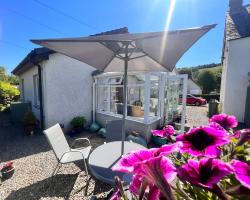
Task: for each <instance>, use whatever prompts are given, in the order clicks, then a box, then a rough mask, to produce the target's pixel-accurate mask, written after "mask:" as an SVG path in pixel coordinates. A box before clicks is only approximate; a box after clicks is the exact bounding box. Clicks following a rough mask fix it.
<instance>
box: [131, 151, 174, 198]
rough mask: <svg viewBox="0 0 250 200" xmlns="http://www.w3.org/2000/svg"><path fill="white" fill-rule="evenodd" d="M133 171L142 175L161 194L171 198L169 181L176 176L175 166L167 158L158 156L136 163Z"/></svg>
mask: <svg viewBox="0 0 250 200" xmlns="http://www.w3.org/2000/svg"><path fill="white" fill-rule="evenodd" d="M134 173H136V174H138V175H139V176H142V177H144V178H145V179H146V180H147V182H148V183H150V184H151V185H154V186H156V187H157V188H158V189H159V190H160V192H161V194H162V195H163V196H165V197H169V198H168V199H173V194H172V191H171V188H170V185H169V183H170V182H172V181H173V180H174V178H175V177H176V168H175V167H174V165H173V163H172V161H171V160H170V159H169V158H167V157H164V156H158V157H154V158H151V159H149V160H146V161H143V162H141V163H137V164H136V165H135V168H134Z"/></svg>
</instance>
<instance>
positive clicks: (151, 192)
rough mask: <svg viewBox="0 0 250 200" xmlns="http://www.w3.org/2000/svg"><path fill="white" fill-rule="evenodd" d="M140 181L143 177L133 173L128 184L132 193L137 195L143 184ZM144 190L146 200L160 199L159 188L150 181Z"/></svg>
mask: <svg viewBox="0 0 250 200" xmlns="http://www.w3.org/2000/svg"><path fill="white" fill-rule="evenodd" d="M142 181H143V177H141V176H139V175H137V174H136V175H134V176H133V179H132V182H131V183H130V186H129V190H130V192H132V193H133V194H134V195H139V194H140V189H141V187H142V184H143V183H142ZM144 192H145V194H146V196H147V199H148V200H158V199H160V190H159V189H158V188H157V187H156V186H155V185H152V184H151V183H147V186H146V189H145V191H144Z"/></svg>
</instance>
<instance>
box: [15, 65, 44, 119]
mask: <svg viewBox="0 0 250 200" xmlns="http://www.w3.org/2000/svg"><path fill="white" fill-rule="evenodd" d="M34 75H38V69H37V66H34V67H32V68H30V69H29V70H27V71H25V72H23V73H22V74H20V76H19V78H20V85H21V84H22V80H23V88H22V87H20V90H21V91H20V92H21V97H24V99H22V100H23V101H25V102H30V103H31V107H32V111H33V113H34V114H35V116H36V118H37V119H38V120H40V108H39V106H37V105H35V92H34V82H33V76H34ZM22 90H23V91H22Z"/></svg>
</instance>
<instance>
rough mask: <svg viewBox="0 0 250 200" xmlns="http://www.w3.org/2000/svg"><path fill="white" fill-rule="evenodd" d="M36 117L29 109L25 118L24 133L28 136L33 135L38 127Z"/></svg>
mask: <svg viewBox="0 0 250 200" xmlns="http://www.w3.org/2000/svg"><path fill="white" fill-rule="evenodd" d="M36 121H37V119H36V117H35V115H34V113H33V112H32V111H31V110H30V109H29V110H28V111H27V112H26V113H25V114H24V118H23V125H24V131H25V133H27V134H30V135H33V134H34V130H35V127H36Z"/></svg>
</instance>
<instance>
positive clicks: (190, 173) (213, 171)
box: [177, 158, 233, 188]
mask: <svg viewBox="0 0 250 200" xmlns="http://www.w3.org/2000/svg"><path fill="white" fill-rule="evenodd" d="M232 172H233V169H232V167H231V166H230V165H229V164H227V163H224V162H223V161H221V160H218V159H212V158H203V159H201V160H200V161H197V160H192V159H190V160H188V162H187V164H184V165H182V166H181V167H180V168H179V169H177V173H178V176H179V178H180V179H181V180H182V181H187V182H189V183H191V184H193V185H196V186H199V187H203V188H212V187H213V185H214V184H217V183H218V182H219V181H220V180H221V179H222V178H223V177H225V176H227V175H229V174H231V173H232Z"/></svg>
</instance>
